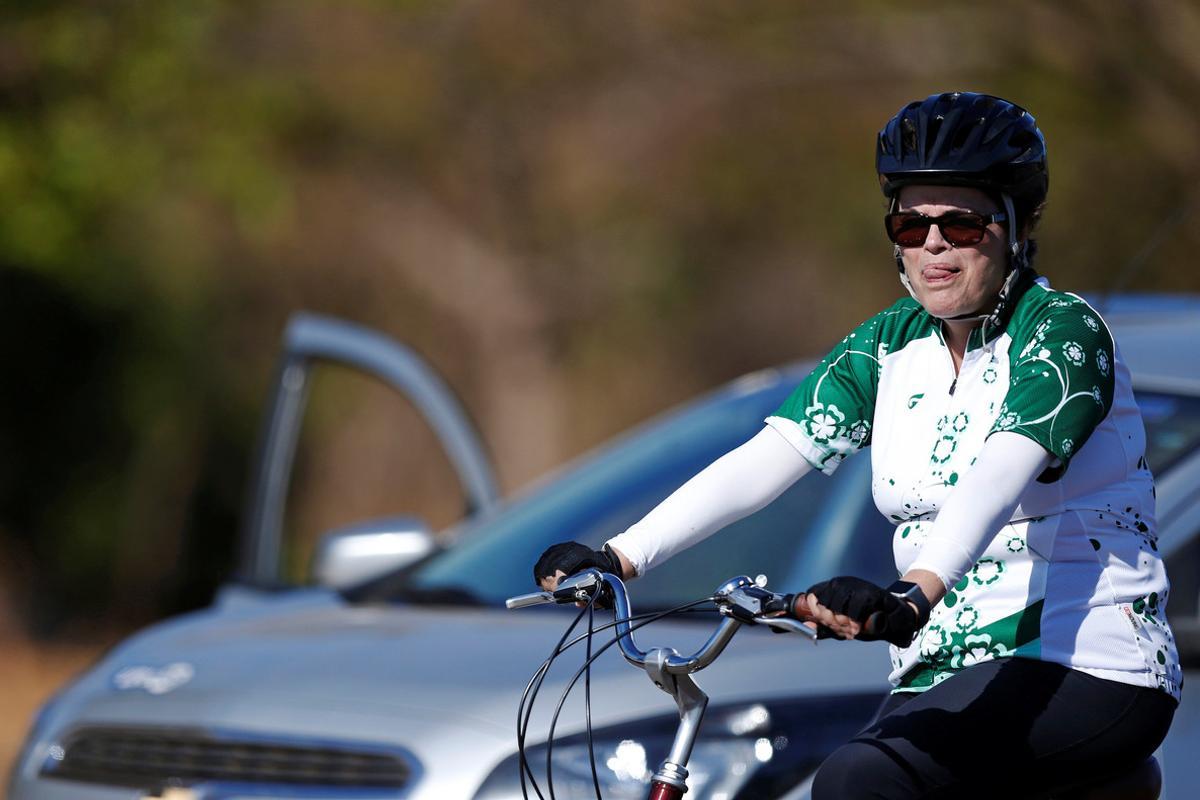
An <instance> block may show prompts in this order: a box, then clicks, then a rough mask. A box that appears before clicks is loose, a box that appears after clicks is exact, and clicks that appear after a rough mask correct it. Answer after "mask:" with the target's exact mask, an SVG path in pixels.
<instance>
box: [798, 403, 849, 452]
mask: <svg viewBox="0 0 1200 800" xmlns="http://www.w3.org/2000/svg"><path fill="white" fill-rule="evenodd" d="M845 421H846V415H845V414H843V413H842V412H841V410H840V409H839V408H838V407H837V406H835V405H834V404H833V403H830V404H829V405H828V406H825V405H823V404H821V403H814V404H813V405H811V406H809V407H808V408H806V409H805V410H804V427H805V429H806V431H807V432H808V435H809V437H810V438H811V439H812V440H813V441H814V442H816V443H817V444H828V443H829V440H831V439H836V438H838V437H839V436H840V435H841V432H842V423H843V422H845Z"/></svg>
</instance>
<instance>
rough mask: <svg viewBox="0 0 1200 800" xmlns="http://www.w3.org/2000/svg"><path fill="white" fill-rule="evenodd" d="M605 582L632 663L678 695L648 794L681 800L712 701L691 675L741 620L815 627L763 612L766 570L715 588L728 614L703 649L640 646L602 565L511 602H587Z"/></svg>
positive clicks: (620, 591) (621, 596) (619, 585)
mask: <svg viewBox="0 0 1200 800" xmlns="http://www.w3.org/2000/svg"><path fill="white" fill-rule="evenodd" d="M603 585H607V586H608V587H609V588H610V589H611V590H612V595H613V606H614V609H615V616H616V622H615V627H616V631H617V634H616V637H617V638H616V641H617V646H618V647H619V648H620V650H621V655H623V656H624V657H625V660H626V661H628V662H629V663H630V664H632V665H634V666H635V667H638V668H640V669H642V670H644V671H645V673H646V674H647V675H648V676H649V677H650V680H651V682H652V683H653V684H654V685H655V686H657V687H658V688H659V689H661V690H662V691H664V692H666V693H667V694H669V695H670V696H671V697H672V698H673V699H674V700H675V705H676V706H677V708H678V709H679V727H678V728H677V729H676V732H675V739H674V741H673V743H672V745H671V750H670V752H669V753H668V755H667V757H666V759H665V760H664V761H663V762H662V764H661V765H659V768H658V770H657V771H656V772H655V773H654V775H653V776H652V777H651V779H650V794H649V800H680V799H681V798H682V797H683V795H684V793H685V792H687V776H688V771H687V762H688V759H689V758H691V754H692V747H693V746H694V745H695V743H696V736H697V734H698V733H699V730H700V722H701V720H702V719H703V718H704V711H705V709H706V708H707V707H708V695H707V694H705V693H704V690H703V689H701V688H700V686H699V684H697V683H696V681H695V679H694V678H692V673H695V672H699V671H700V670H702V669H704V668H705V667H707V666H708V665H709V664H711V663H712V662H713V661H715V660H716V658H717V656H719V655H720V654H721V652H722V651H724V649H725V647H726V645H728V644H729V642H730V640H731V639H732V638H733V635H734V634H735V633H737V630H738V628H740V627H741V626H742V625H743V624H747V623H750V624H763V625H768V626H770V627H774V628H778V629H781V630H785V631H789V632H794V633H800V634H802V635H804V636H806V637H807V638H808V639H809V640H811V641H814V642H815V641H816V636H817V635H816V631H814V630H813V629H811V628H809V627H808V626H807V625H804V624H802V623H800V622H799V621H797V620H795V619H790V618H785V617H762V616H759V615H760V614H762V612H763V599H764V595H766V596H769V595H770V593H768V592H765V591H764V590H763V587H764V586H765V585H766V577H765V576H759V578H758V580H751V579H750V578H749V577H748V576H745V575H740V576H738V577H735V578H732V579H730V580H728V581H726V582H725V583H724V584H722V585H721V586H720V587H719V588H718V589H717V590H716V592H714V593H713V596H712V600H713V602H714V603H715V604H716V605H717V610H718V611H719V612H720V613H721V614H722V616H723V617H724V618H723V619H722V620H721V622H720V624H718V626H717V629H716V630H715V631H714V632H713V634H712V635H711V636H710V637H709V638H708V640H707V641H706V642H705V643H704V644H703V645H702V646H701V647H700V649H699V650H697V651H696V652H695V653H693V654H692V655H690V656H686V657H685V656H681V655H680V654H679V653H678V652H677V651H676V650H675V649H674V648H670V647H655V648H651V649H650V650H648V651H643V650H641V649H639V648H638V646H637V644H636V643H635V642H634V640H633V631H632V630H631V628H630V624H629V620H630V619H631V617H632V613H631V612H630V607H629V594H628V592H627V591H626V589H625V584H624V582H622V581H621V579H620V578H618V577H617V576H616V575H611V574H609V573H606V572H600V571H599V570H595V569H592V570H586V571H584V572H581V573H578V574H576V575H572V576H570V577H568V578H564V579H563V581H562V582H561V583H560V584H559V586H558V588H557V589H556V590H555V591H554V592H535V593H533V594H528V595H522V596H520V597H514V598H510V599H509V600H508V601H507V606H508V607H509V608H523V607H525V606H529V605H535V604H540V603H571V602H586V601H588V600H590V599H591V597H592V596H593V594H594V593H595V592H598V591H599V590H600V589H601V588H602V586H603ZM755 590H757V591H755Z"/></svg>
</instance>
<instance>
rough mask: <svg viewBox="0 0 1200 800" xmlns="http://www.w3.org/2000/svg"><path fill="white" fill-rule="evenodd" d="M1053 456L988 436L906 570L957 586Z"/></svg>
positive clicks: (1017, 439)
mask: <svg viewBox="0 0 1200 800" xmlns="http://www.w3.org/2000/svg"><path fill="white" fill-rule="evenodd" d="M1051 458H1052V456H1051V455H1050V453H1048V452H1047V451H1046V450H1045V449H1044V448H1043V447H1042V446H1041V445H1040V444H1038V443H1037V442H1035V441H1033V440H1032V439H1029V438H1027V437H1025V436H1022V435H1021V434H1019V433H1012V432H1007V431H1001V432H998V433H994V434H992V435H991V436H989V437H988V440H987V441H986V442H985V443H984V445H983V449H982V450H980V451H979V456H978V457H977V458H976V460H975V464H974V466H972V467H971V469H970V470H969V471H968V472H967V473H966V474H965V475H964V476H963V478H962V480H960V481H959V482H958V485H957V486H955V487H954V490H953V491H952V492H950V495H949V497H947V498H946V504H945V505H944V506H942V510H941V511H939V512H938V515H937V519H936V520H935V521H934V523H933V528H932V529H931V530H930V532H929V536H928V538H926V540H925V543H924V544H923V545H922V546H921V551H920V552H919V553H917V559H916V561H914V562H913V563H912V565H911V566H910V567H909V569H910V570H914V569H923V570H928V571H929V572H933V573H936V574H937V576H938V577H939V578H941V579H942V583H944V584H946V588H947V589H949V588H950V587H951V586H953V585H954V584H956V583H958V580H959V579H960V578H961V577H962V576H963V575H964V574H966V572H967V570H969V569H970V568H971V567H972V566H974V564H975V562H976V561H978V560H979V557H980V556H982V555H983V551H984V550H986V549H987V546H988V543H990V542H991V541H992V538H993V537H994V536H995V535H996V534H997V533H998V532H999V531H1000V528H1001V527H1003V526H1004V525H1005V524H1006V523H1007V522H1008V521H1009V520H1010V519H1011V518H1012V514H1013V511H1015V510H1016V508H1017V505H1018V504H1019V503H1020V500H1021V495H1022V494H1023V493H1024V492H1025V488H1026V487H1027V486H1029V485H1030V484H1031V483H1032V482H1033V481H1034V480H1035V479H1036V478H1037V476H1038V475H1040V474H1042V472H1043V471H1044V470H1045V469H1046V467H1048V466H1050V460H1051Z"/></svg>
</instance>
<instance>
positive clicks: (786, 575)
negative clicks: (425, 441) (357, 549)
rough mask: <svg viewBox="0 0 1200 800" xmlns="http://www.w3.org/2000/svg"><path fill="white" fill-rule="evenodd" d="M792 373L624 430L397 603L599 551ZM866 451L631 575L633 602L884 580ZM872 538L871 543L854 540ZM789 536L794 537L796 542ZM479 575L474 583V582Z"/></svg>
mask: <svg viewBox="0 0 1200 800" xmlns="http://www.w3.org/2000/svg"><path fill="white" fill-rule="evenodd" d="M801 376H802V373H799V374H791V373H784V374H774V373H768V374H767V375H766V376H759V377H758V378H757V379H756V380H749V381H742V382H739V383H738V384H735V385H734V386H733V387H731V388H730V389H727V390H725V391H723V392H719V393H717V395H715V396H714V397H713V398H712V399H710V400H709V401H708V402H701V403H700V404H697V405H694V406H691V407H689V408H687V409H686V410H684V411H682V412H680V413H676V414H674V415H672V416H670V417H668V418H667V419H666V420H665V421H662V422H659V423H657V424H651V425H650V426H648V427H647V428H646V429H643V430H642V431H639V432H635V433H634V434H632V435H630V436H628V437H625V438H624V439H623V440H621V441H620V442H618V443H617V444H616V445H614V446H613V447H610V448H608V449H606V450H604V451H602V452H601V453H599V454H598V455H596V456H594V457H591V458H589V459H586V460H585V461H584V462H583V463H581V464H580V465H578V466H576V467H574V468H572V469H570V470H569V471H567V472H566V473H565V474H564V475H563V476H561V477H560V478H558V479H556V480H554V481H553V482H551V483H550V484H548V485H546V486H545V487H544V488H542V489H541V490H539V491H536V492H535V493H533V494H532V495H531V496H529V497H527V498H525V499H523V500H520V501H517V502H515V503H513V504H512V505H510V506H508V507H506V508H505V509H504V510H502V511H500V512H499V513H498V514H496V515H494V516H492V517H490V518H487V519H484V520H481V521H477V522H474V523H472V524H470V526H469V527H467V528H465V529H464V530H463V531H462V537H461V538H460V539H459V540H458V541H457V542H456V543H455V545H454V546H453V547H451V548H450V549H448V550H446V551H444V552H442V553H440V554H439V555H438V556H436V557H434V558H432V559H430V560H429V561H427V562H425V563H424V564H422V565H420V566H419V567H417V568H416V569H415V570H413V571H412V572H410V573H408V574H407V575H406V576H404V580H403V583H402V585H401V586H400V587H399V588H398V590H396V591H393V592H392V594H393V596H395V597H397V598H398V599H414V600H418V599H430V600H433V601H434V602H437V601H438V598H439V597H445V596H446V594H447V590H450V591H453V590H454V589H455V587H461V586H463V585H464V584H466V583H468V580H467V579H468V577H469V578H470V581H469V582H470V585H471V587H472V589H471V593H472V594H473V595H474V596H475V598H476V599H477V600H478V601H479V602H483V603H487V604H499V603H502V602H503V600H504V599H505V598H506V597H511V596H513V595H518V594H524V593H527V592H530V591H533V590H534V589H535V587H534V585H533V579H532V575H531V567H532V565H533V563H534V561H535V560H536V559H537V557H538V555H539V554H540V553H541V552H542V551H543V550H544V549H545V548H546V547H548V546H550V545H551V544H553V543H555V542H560V541H563V540H567V539H574V540H576V541H580V542H583V543H585V544H588V545H590V546H592V547H599V546H600V545H601V544H602V543H603V542H604V541H605V540H606V539H608V538H610V537H611V536H613V535H614V534H615V533H617V532H619V531H622V530H624V529H625V528H627V527H629V526H630V525H632V524H633V523H634V522H636V521H637V520H638V519H640V518H641V517H642V516H643V515H645V514H646V512H648V511H649V510H650V509H651V508H653V507H654V506H655V505H657V504H658V503H659V502H660V501H661V500H662V499H663V498H665V497H666V496H667V495H668V494H670V493H671V492H673V491H674V490H675V489H676V488H678V487H679V486H680V485H681V484H682V483H683V482H685V481H686V480H687V479H688V478H690V477H691V476H692V475H694V474H695V473H696V472H698V471H699V470H701V469H703V468H704V467H705V466H706V465H708V464H709V463H711V462H712V461H713V460H714V459H716V458H717V457H719V456H721V455H722V454H724V453H726V452H728V451H729V450H730V449H732V448H734V447H736V446H737V445H739V444H741V443H742V442H744V441H746V440H747V439H749V438H750V437H751V436H753V435H754V434H755V433H757V432H758V430H760V429H761V427H762V421H763V419H764V417H766V416H767V415H769V414H770V413H771V412H773V411H774V410H775V409H776V408H777V407H778V406H779V404H780V403H781V402H782V400H783V399H784V397H786V395H787V394H788V392H789V391H790V390H791V388H792V387H794V386H795V384H796V383H797V382H798V380H799V377H801ZM869 472H870V459H869V458H867V457H859V458H855V459H851V460H849V461H847V462H846V463H845V464H844V465H843V466H842V467H841V469H839V470H838V472H837V473H836V474H835V475H834V476H833V477H832V478H829V477H826V476H824V475H821V474H819V473H812V474H809V475H808V476H806V477H805V478H803V479H802V480H800V481H798V482H797V483H796V485H795V486H793V487H791V488H790V489H789V490H788V491H787V492H785V493H784V494H783V495H782V496H780V497H779V498H778V499H777V500H776V501H775V502H773V503H772V504H770V505H769V506H767V507H766V508H765V509H763V510H762V511H759V512H758V513H756V514H753V515H751V516H749V517H747V518H746V519H744V520H741V521H740V522H737V523H735V524H733V525H730V526H729V527H727V528H726V529H724V530H723V531H722V533H721V535H720V536H714V537H712V538H710V539H708V540H706V541H704V542H703V543H701V544H699V545H697V546H695V547H692V548H690V549H689V550H687V551H685V552H684V553H681V554H679V555H677V556H675V557H674V558H672V559H671V560H670V561H668V562H667V563H665V564H663V565H662V566H661V567H657V568H656V569H655V570H654V580H653V581H637V582H635V583H633V584H631V585H630V594H631V597H632V598H633V601H634V603H635V607H637V608H639V609H651V608H669V607H671V606H674V605H678V604H681V603H684V602H688V601H691V600H695V599H698V598H700V597H703V596H705V595H708V594H710V593H711V592H712V590H713V589H715V588H716V587H717V585H719V584H720V583H721V582H722V581H723V580H725V579H726V578H729V577H730V576H732V575H738V574H749V575H755V574H757V573H760V572H765V573H767V574H768V577H769V579H770V582H771V585H772V586H774V587H787V586H799V585H809V584H810V583H812V582H815V581H817V580H820V579H821V578H823V577H827V576H829V575H831V574H839V573H852V574H856V575H862V576H864V577H873V578H876V579H877V580H884V579H886V578H887V576H888V575H889V574H891V573H892V569H893V568H892V565H891V557H890V551H891V548H890V546H889V544H888V543H889V542H890V539H891V531H892V528H891V526H890V525H889V524H888V523H887V522H886V521H884V520H883V519H882V518H881V517H880V516H879V514H878V513H877V512H876V511H875V508H874V506H873V505H872V504H871V503H870V502H866V503H864V498H866V499H867V500H868V501H869V498H870V486H869ZM856 539H864V540H865V539H875V540H876V544H875V545H874V546H871V547H862V548H859V547H851V546H848V545H849V543H850V542H852V541H854V540H856ZM797 543H801V544H800V545H798V544H797ZM481 578H482V580H481Z"/></svg>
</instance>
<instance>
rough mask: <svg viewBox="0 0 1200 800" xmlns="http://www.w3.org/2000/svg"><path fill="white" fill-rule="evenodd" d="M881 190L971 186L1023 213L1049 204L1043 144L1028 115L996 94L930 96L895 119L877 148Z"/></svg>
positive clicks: (876, 163) (884, 132) (898, 114)
mask: <svg viewBox="0 0 1200 800" xmlns="http://www.w3.org/2000/svg"><path fill="white" fill-rule="evenodd" d="M875 170H876V172H877V173H878V174H879V183H880V186H881V187H882V188H883V193H884V194H885V195H887V196H888V197H894V196H895V194H896V192H898V191H899V190H900V189H901V188H902V187H904V186H908V185H910V184H944V185H952V186H971V187H975V188H979V189H983V190H985V191H988V192H994V193H1000V194H1007V195H1009V196H1010V197H1012V199H1013V202H1014V203H1016V205H1017V206H1018V208H1019V210H1020V213H1021V214H1022V215H1023V216H1024V215H1025V214H1029V213H1030V212H1031V211H1032V210H1033V209H1035V208H1037V206H1038V205H1040V204H1041V203H1042V201H1043V200H1045V199H1046V192H1047V190H1048V189H1049V185H1050V179H1049V172H1048V171H1047V168H1046V140H1045V138H1044V137H1043V136H1042V132H1041V131H1040V130H1038V127H1037V123H1036V121H1035V120H1034V118H1033V116H1032V115H1031V114H1030V113H1029V112H1028V111H1026V110H1025V109H1023V108H1021V107H1020V106H1018V105H1016V104H1015V103H1010V102H1009V101H1007V100H1003V99H1001V98H999V97H993V96H992V95H988V94H975V93H974V92H952V93H946V94H935V95H931V96H929V97H927V98H926V99H924V100H918V101H916V102H912V103H909V104H908V105H906V106H905V107H904V108H902V109H900V111H899V112H898V113H897V114H896V116H894V117H892V119H891V120H890V121H889V122H888V124H887V125H886V126H885V127H884V129H883V130H882V131H880V132H879V141H878V142H877V145H876V148H875Z"/></svg>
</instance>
